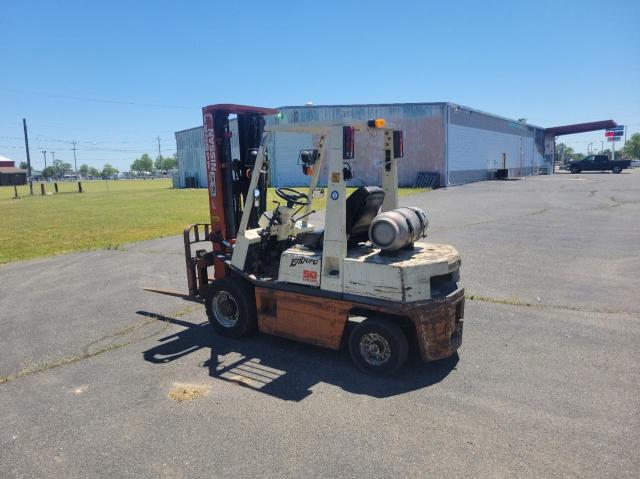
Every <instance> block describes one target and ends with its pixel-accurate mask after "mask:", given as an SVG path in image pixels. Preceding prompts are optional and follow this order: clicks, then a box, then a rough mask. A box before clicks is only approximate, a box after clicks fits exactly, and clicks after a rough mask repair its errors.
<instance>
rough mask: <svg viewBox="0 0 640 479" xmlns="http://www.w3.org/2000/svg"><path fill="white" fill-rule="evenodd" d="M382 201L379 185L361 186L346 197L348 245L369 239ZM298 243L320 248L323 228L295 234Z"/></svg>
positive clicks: (382, 195) (382, 192)
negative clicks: (372, 224)
mask: <svg viewBox="0 0 640 479" xmlns="http://www.w3.org/2000/svg"><path fill="white" fill-rule="evenodd" d="M383 202H384V190H383V189H382V188H380V187H379V186H361V187H359V188H358V189H357V190H355V191H354V192H353V193H351V194H350V195H349V197H348V198H347V205H346V207H347V208H346V209H347V211H346V231H347V243H348V245H349V246H351V245H355V244H358V243H361V242H363V241H368V240H369V226H371V222H372V221H373V218H375V217H376V215H377V214H378V211H380V207H381V206H382V203H383ZM297 240H298V243H299V244H301V245H303V246H306V247H307V248H310V249H313V250H321V249H322V244H323V242H324V228H319V229H317V230H315V231H310V232H308V233H301V234H299V235H298V236H297Z"/></svg>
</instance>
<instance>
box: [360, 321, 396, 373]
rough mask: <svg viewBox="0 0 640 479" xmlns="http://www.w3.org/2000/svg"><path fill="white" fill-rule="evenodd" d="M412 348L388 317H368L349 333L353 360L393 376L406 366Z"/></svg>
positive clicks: (374, 371)
mask: <svg viewBox="0 0 640 479" xmlns="http://www.w3.org/2000/svg"><path fill="white" fill-rule="evenodd" d="M408 351H409V344H408V342H407V337H406V336H405V334H404V333H403V332H402V330H401V329H400V328H399V327H398V325H397V324H395V323H394V322H393V321H390V320H387V319H377V318H376V319H367V320H365V321H363V322H362V323H360V324H359V325H358V326H356V327H355V328H354V330H353V331H352V332H351V335H350V336H349V352H350V353H351V359H353V362H354V363H355V364H356V366H358V367H359V368H360V369H362V370H363V371H365V372H368V373H373V374H377V375H380V376H390V375H391V374H393V373H395V372H396V371H398V370H399V369H400V368H401V367H402V366H403V365H404V363H405V362H406V360H407V354H408Z"/></svg>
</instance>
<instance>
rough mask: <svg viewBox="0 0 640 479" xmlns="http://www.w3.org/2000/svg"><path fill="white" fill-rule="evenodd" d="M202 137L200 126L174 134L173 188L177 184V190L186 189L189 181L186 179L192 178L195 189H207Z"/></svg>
mask: <svg viewBox="0 0 640 479" xmlns="http://www.w3.org/2000/svg"><path fill="white" fill-rule="evenodd" d="M202 135H203V132H202V127H201V126H198V127H196V128H191V129H189V130H183V131H178V132H176V149H177V156H178V175H176V177H175V178H174V186H176V183H177V187H178V188H186V187H187V183H188V181H189V180H187V178H194V181H195V186H196V188H206V187H207V166H206V164H205V161H204V139H203V136H202Z"/></svg>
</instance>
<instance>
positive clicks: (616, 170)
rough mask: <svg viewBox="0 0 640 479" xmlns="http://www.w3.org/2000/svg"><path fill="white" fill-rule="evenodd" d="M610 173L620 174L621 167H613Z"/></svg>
mask: <svg viewBox="0 0 640 479" xmlns="http://www.w3.org/2000/svg"><path fill="white" fill-rule="evenodd" d="M611 171H613V172H614V173H616V174H617V173H620V172H621V171H622V167H620V166H614V167H613V168H612V169H611Z"/></svg>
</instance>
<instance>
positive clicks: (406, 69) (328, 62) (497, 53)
mask: <svg viewBox="0 0 640 479" xmlns="http://www.w3.org/2000/svg"><path fill="white" fill-rule="evenodd" d="M0 8H1V10H0V12H1V13H0V32H1V33H0V34H1V36H2V40H0V155H4V156H8V157H10V158H12V159H15V160H16V161H22V160H24V159H25V152H24V144H23V141H22V125H21V120H22V118H23V117H26V118H27V121H28V125H29V130H30V140H31V156H32V159H33V161H34V167H36V168H41V167H42V153H41V152H40V151H41V150H43V149H46V150H47V151H49V152H51V151H55V152H56V153H55V157H56V159H62V160H64V161H69V162H71V160H72V158H73V156H72V152H71V150H70V148H71V145H70V143H69V142H71V141H72V140H75V141H76V142H78V150H77V155H78V165H79V164H80V163H84V162H86V163H88V164H90V165H94V166H96V167H101V166H102V165H104V163H105V162H107V161H108V162H110V163H112V164H113V165H115V166H116V167H118V168H120V170H127V169H128V167H129V164H130V163H131V161H132V160H133V159H135V158H136V157H137V156H140V155H141V154H142V153H144V152H149V153H150V154H153V155H155V154H156V152H157V142H156V141H155V138H156V137H157V136H160V138H161V146H162V150H163V152H164V153H173V151H175V139H174V137H173V133H174V132H175V131H177V130H181V129H185V128H189V127H192V126H196V125H199V124H200V122H201V118H200V108H201V107H202V106H204V105H207V104H212V103H218V102H225V103H244V104H249V105H260V106H282V105H299V104H304V103H305V102H307V101H312V102H313V103H315V104H340V103H385V102H389V103H391V102H421V101H452V102H455V103H459V104H463V105H466V106H470V107H473V108H477V109H480V110H484V111H488V112H491V113H496V114H499V115H503V116H507V117H510V118H521V117H525V118H527V119H528V121H529V122H530V123H533V124H536V125H540V126H555V125H560V124H566V123H573V122H583V121H592V120H600V119H608V118H613V119H614V120H616V121H618V122H619V123H623V124H628V125H630V127H629V132H637V131H640V2H638V1H617V2H592V1H553V2H552V1H535V0H534V1H526V2H524V1H523V2H517V1H510V2H491V1H483V2H477V1H460V2H455V1H448V2H442V1H440V2H429V1H407V2H403V1H399V0H397V1H392V2H389V1H387V2H378V1H374V0H369V1H352V2H347V1H346V0H342V1H330V0H324V1H322V2H313V1H303V0H298V1H290V2H284V1H281V2H279V1H273V2H266V1H255V2H254V1H248V0H243V1H238V2H229V1H227V2H216V1H206V2H204V1H203V2H195V1H194V2H187V1H184V2H177V1H174V2H162V1H153V2H151V1H148V2H143V1H127V2H120V1H109V2H79V1H78V2H72V1H49V2H44V1H42V2H36V1H26V0H25V1H21V2H19V1H15V0H14V1H6V2H3V3H2V6H1V7H0ZM602 137H603V133H602V132H597V133H592V134H584V135H574V136H570V137H565V138H564V141H566V143H567V144H569V145H570V146H572V147H574V148H575V149H577V150H578V151H586V147H587V144H588V143H589V142H591V141H593V142H595V143H596V144H597V145H600V140H601V139H602ZM48 155H49V156H48V158H49V161H50V158H51V157H50V154H48Z"/></svg>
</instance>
